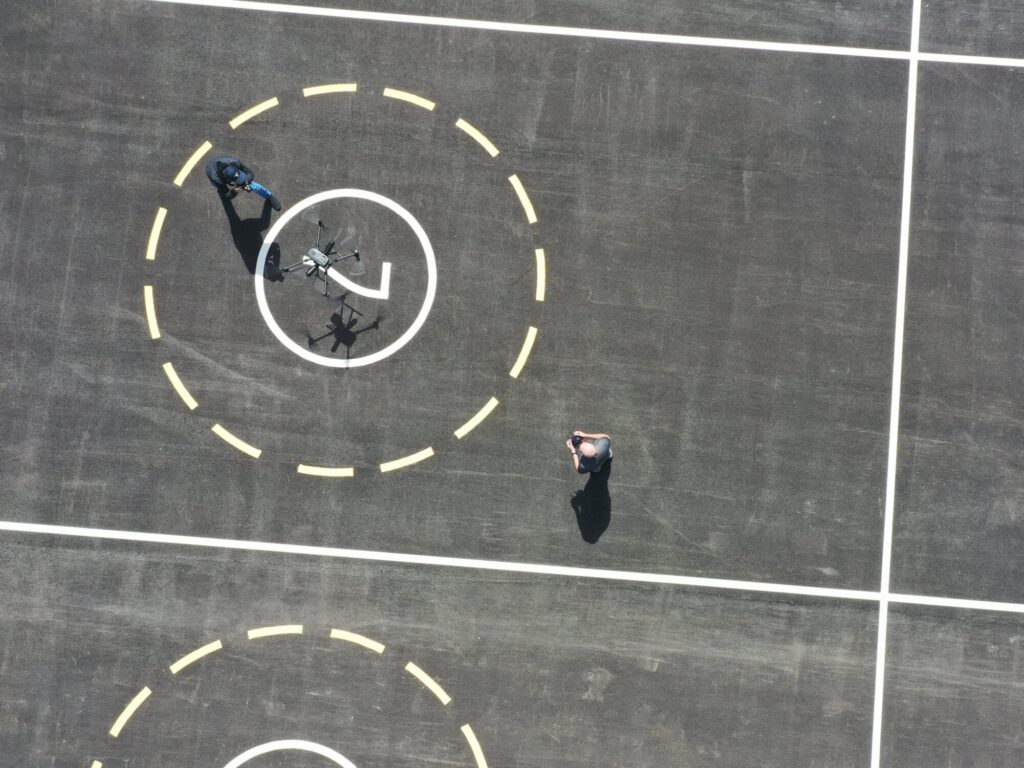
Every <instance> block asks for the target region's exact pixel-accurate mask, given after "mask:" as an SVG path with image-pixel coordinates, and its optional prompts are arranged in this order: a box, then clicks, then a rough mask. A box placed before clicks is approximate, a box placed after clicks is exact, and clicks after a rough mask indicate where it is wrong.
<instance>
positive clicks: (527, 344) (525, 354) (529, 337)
mask: <svg viewBox="0 0 1024 768" xmlns="http://www.w3.org/2000/svg"><path fill="white" fill-rule="evenodd" d="M536 340H537V329H536V328H534V327H533V326H532V325H531V326H530V327H529V329H528V330H527V331H526V338H525V339H523V348H522V349H520V350H519V357H517V358H516V363H515V365H513V366H512V370H511V371H509V372H508V375H509V376H511V377H512V378H513V379H518V378H519V374H520V373H522V372H523V368H524V367H525V366H526V361H527V359H529V357H530V351H531V350H532V349H533V343H534V342H535V341H536Z"/></svg>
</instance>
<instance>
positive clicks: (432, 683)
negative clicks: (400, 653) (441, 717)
mask: <svg viewBox="0 0 1024 768" xmlns="http://www.w3.org/2000/svg"><path fill="white" fill-rule="evenodd" d="M405 671H406V672H408V673H409V674H410V675H412V676H413V677H415V678H416V679H417V680H419V681H420V682H421V683H423V687H424V688H426V689H427V690H428V691H430V692H431V693H432V694H434V695H435V696H436V697H437V700H438V701H440V702H441V703H442V704H443V705H444V706H448V704H449V703H450V702H451V700H452V697H451V696H449V695H448V692H447V691H445V689H444V688H442V687H441V686H440V685H439V684H438V683H437V681H436V680H434V678H432V677H431V676H430V675H428V674H427V673H426V672H424V671H423V670H422V669H420V668H419V667H418V666H416V665H415V664H413V663H412V662H411V661H410V662H409V663H408V664H406V665H405Z"/></svg>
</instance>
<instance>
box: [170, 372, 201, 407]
mask: <svg viewBox="0 0 1024 768" xmlns="http://www.w3.org/2000/svg"><path fill="white" fill-rule="evenodd" d="M163 369H164V373H165V374H166V375H167V380H168V381H170V382H171V386H172V387H174V391H175V392H177V393H178V397H180V398H181V399H182V400H184V401H185V405H187V406H188V409H189V410H190V411H194V410H195V409H196V408H198V407H199V403H198V402H196V399H195V398H194V397H192V393H191V392H189V391H188V389H187V388H186V387H185V383H184V382H183V381H182V380H181V379H180V378H179V377H178V372H177V371H176V370H174V366H173V365H171V364H170V363H164V365H163Z"/></svg>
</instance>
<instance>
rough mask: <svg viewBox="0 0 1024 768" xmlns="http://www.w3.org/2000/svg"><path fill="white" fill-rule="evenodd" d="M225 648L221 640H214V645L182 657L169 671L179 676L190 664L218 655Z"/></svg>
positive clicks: (209, 644) (197, 649)
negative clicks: (212, 654)
mask: <svg viewBox="0 0 1024 768" xmlns="http://www.w3.org/2000/svg"><path fill="white" fill-rule="evenodd" d="M223 647H224V646H223V645H221V642H220V640H214V641H213V642H212V643H207V644H206V645H204V646H202V647H200V648H196V649H195V650H194V651H192V653H189V654H186V655H185V656H182V657H181V658H180V659H178V660H177V661H176V662H174V663H173V664H171V666H170V667H169V669H170V670H171V674H172V675H176V674H178V673H179V672H181V670H183V669H185V667H187V666H188V665H189V664H193V663H195V662H197V661H199V660H200V659H201V658H203V657H204V656H209V655H210V654H211V653H216V652H217V651H219V650H220V649H221V648H223Z"/></svg>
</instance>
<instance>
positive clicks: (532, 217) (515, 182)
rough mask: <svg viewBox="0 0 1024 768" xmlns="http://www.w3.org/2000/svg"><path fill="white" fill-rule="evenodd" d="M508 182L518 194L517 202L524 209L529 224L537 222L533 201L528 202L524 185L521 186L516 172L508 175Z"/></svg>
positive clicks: (528, 197) (528, 198) (521, 183)
mask: <svg viewBox="0 0 1024 768" xmlns="http://www.w3.org/2000/svg"><path fill="white" fill-rule="evenodd" d="M508 180H509V182H511V184H512V188H513V189H514V190H515V191H516V195H518V196H519V203H520V205H522V206H523V210H524V211H526V220H527V221H528V222H530V223H531V224H536V223H537V214H536V213H534V211H533V203H531V202H530V196H529V195H527V194H526V187H524V186H523V182H521V181H520V180H519V177H518V176H517V175H516V174H514V173H513V174H512V175H511V176H509V177H508Z"/></svg>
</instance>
